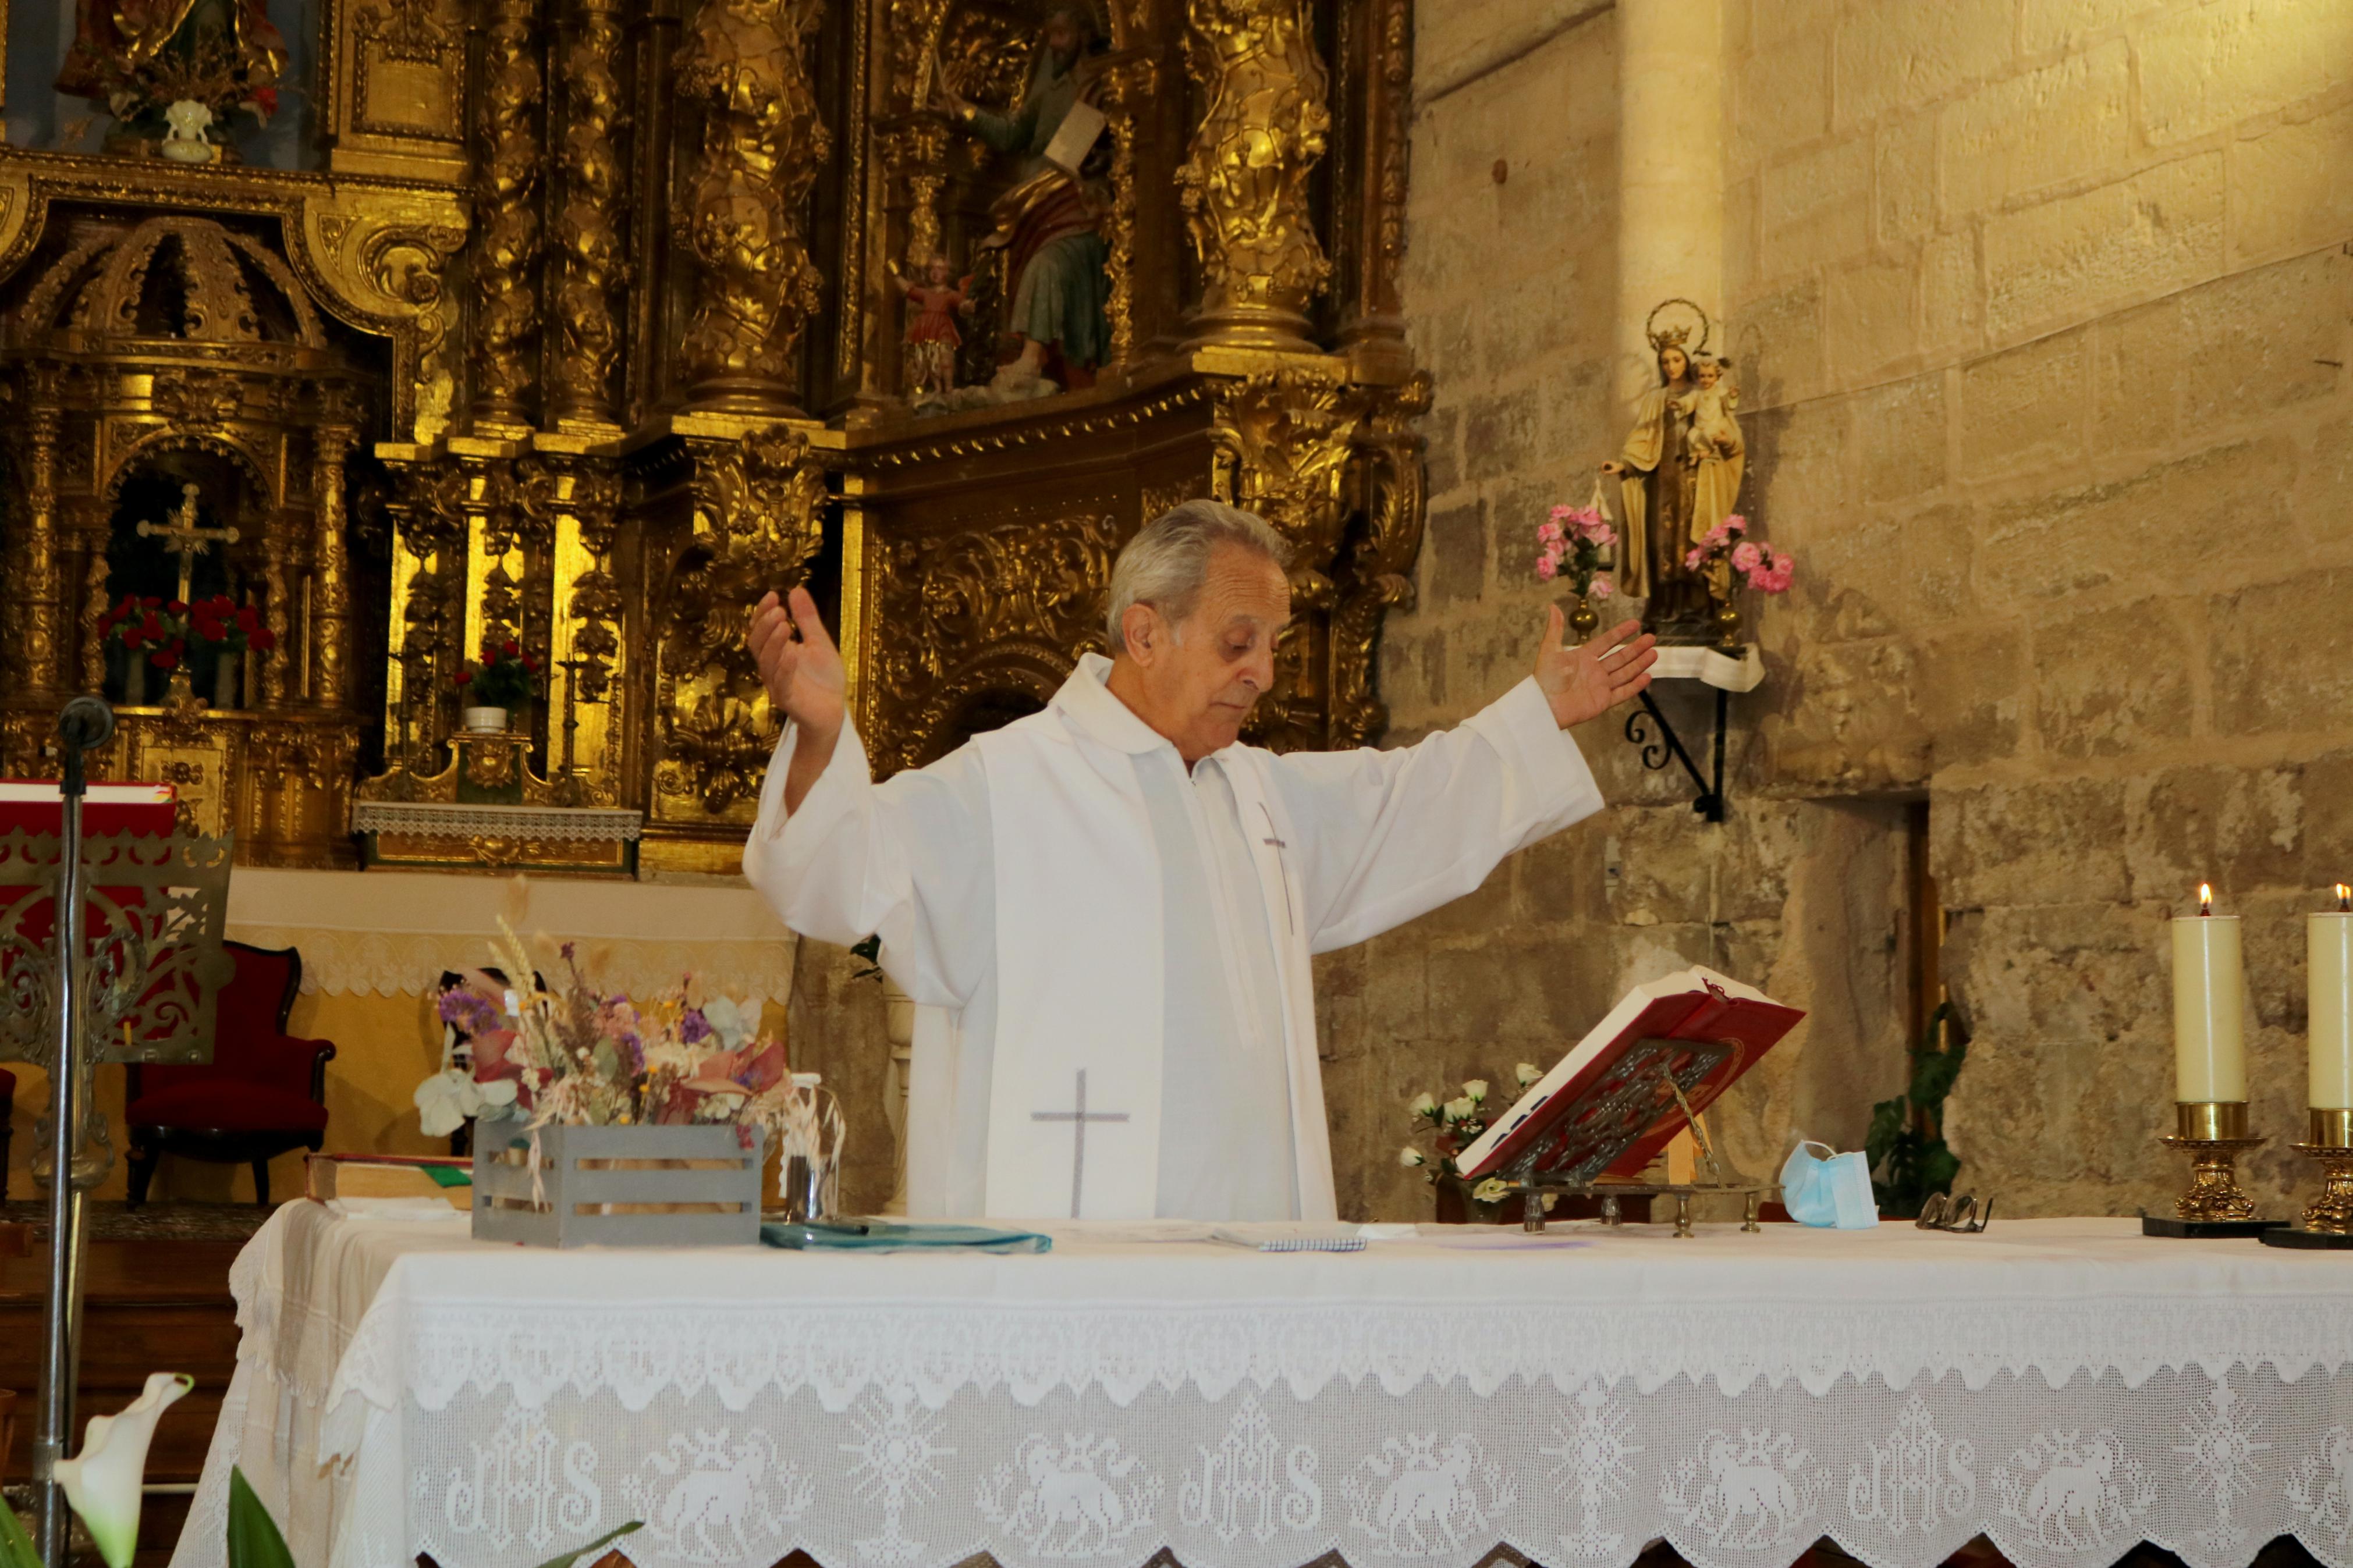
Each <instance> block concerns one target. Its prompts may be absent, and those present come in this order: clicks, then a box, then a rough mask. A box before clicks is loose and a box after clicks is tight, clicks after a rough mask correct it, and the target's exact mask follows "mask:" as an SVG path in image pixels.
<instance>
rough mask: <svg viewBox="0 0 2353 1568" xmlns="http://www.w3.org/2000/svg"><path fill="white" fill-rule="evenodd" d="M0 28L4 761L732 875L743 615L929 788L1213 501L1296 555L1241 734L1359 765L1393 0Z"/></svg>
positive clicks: (755, 735)
mask: <svg viewBox="0 0 2353 1568" xmlns="http://www.w3.org/2000/svg"><path fill="white" fill-rule="evenodd" d="M0 14H5V23H6V41H7V49H6V54H5V101H0V112H5V124H6V128H7V144H6V145H5V146H0V310H5V316H6V331H7V349H6V357H5V364H0V398H5V405H6V417H5V436H0V450H5V462H6V468H5V485H0V552H5V553H4V554H0V561H5V579H6V583H7V589H6V591H5V597H0V773H6V774H19V775H47V774H50V773H54V771H55V767H54V761H53V759H52V758H51V756H50V755H49V752H48V742H47V737H48V735H49V733H50V731H51V728H52V726H53V723H54V719H55V715H56V712H57V710H58V707H59V705H60V704H61V703H62V702H63V701H64V700H65V699H66V698H68V697H69V696H71V695H72V694H74V693H75V692H78V691H81V690H100V689H102V690H104V691H105V692H106V693H107V694H108V696H109V697H110V698H111V700H115V701H117V702H118V703H119V704H121V707H122V709H123V714H124V718H123V723H122V725H121V731H120V738H119V739H118V740H117V741H116V742H114V743H113V745H112V747H111V749H110V751H109V752H106V753H105V754H104V755H103V756H102V757H101V758H100V759H99V762H98V767H99V771H100V774H101V776H112V777H131V776H136V777H142V778H146V777H156V776H162V777H164V778H168V779H171V780H172V781H174V783H177V784H180V785H181V789H182V795H183V797H184V799H185V801H186V802H187V803H188V813H189V815H190V816H192V817H193V818H194V819H195V822H196V824H197V825H198V826H202V827H204V828H205V829H206V830H207V831H212V832H229V833H233V834H234V836H235V837H236V843H237V857H238V858H239V859H240V860H242V861H246V862H248V863H250V862H263V863H271V864H281V865H336V864H349V863H353V861H354V860H356V859H359V858H367V859H370V860H372V861H374V862H375V863H381V864H407V865H431V866H440V867H465V866H480V867H486V868H487V867H499V868H505V867H510V866H525V867H534V868H542V869H547V870H557V871H567V872H572V873H575V874H586V875H628V874H631V873H633V872H635V873H638V874H646V873H651V872H659V871H727V870H732V869H733V868H734V866H735V862H736V859H737V856H738V854H739V848H740V845H741V843H742V839H743V836H744V832H745V830H746V828H747V826H748V825H749V823H750V821H751V820H752V817H753V816H754V814H755V812H756V810H757V805H758V795H759V787H760V781H761V777H762V773H763V770H764V768H765V764H766V762H767V759H768V756H769V754H770V752H771V751H772V749H773V747H774V745H775V742H776V720H775V717H774V716H773V715H772V714H771V713H770V711H769V710H768V705H767V700H766V698H765V694H764V692H763V690H762V689H761V686H760V681H759V678H758V671H757V670H756V668H754V665H753V663H752V661H751V659H750V658H749V656H748V654H747V653H746V652H745V650H744V644H743V637H744V628H745V626H746V624H747V616H748V613H749V610H750V607H751V606H752V605H753V604H754V602H755V601H756V600H757V599H758V598H759V597H760V595H763V594H764V593H766V592H769V591H771V590H774V591H778V592H781V591H783V590H786V589H787V588H789V587H791V586H793V585H794V584H803V583H805V584H807V585H808V586H809V587H810V589H811V590H812V591H813V592H814V593H815V594H816V595H818V600H819V602H820V605H822V606H823V607H824V609H825V612H826V614H827V616H828V619H829V620H832V621H834V622H835V624H837V625H838V626H839V630H840V636H841V640H842V643H843V647H844V649H845V652H846V654H847V655H848V657H849V661H850V667H851V680H852V683H853V685H852V692H851V696H852V700H853V703H854V708H855V711H856V713H857V715H858V719H859V722H860V728H861V730H862V731H863V733H864V734H865V735H866V737H867V740H868V744H869V746H870V748H871V752H872V753H873V756H874V759H875V763H876V765H877V767H878V769H879V770H881V771H886V772H887V771H891V770H895V769H898V768H902V767H909V766H915V765H920V764H922V763H926V762H928V761H930V760H932V759H934V758H935V757H937V756H939V755H941V754H943V753H944V752H947V751H948V750H950V749H952V748H953V747H954V746H955V745H956V744H958V743H959V742H962V741H963V740H965V738H967V737H968V736H970V735H971V734H974V733H976V732H977V731H981V730H985V729H987V728H990V727H992V726H994V725H997V724H1000V723H1003V722H1006V721H1008V720H1010V719H1012V718H1016V717H1018V716H1019V715H1020V714H1022V713H1025V712H1029V711H1033V710H1036V709H1037V708H1039V706H1041V705H1042V704H1043V703H1044V701H1045V700H1046V699H1047V698H1048V697H1049V696H1050V694H1051V692H1052V691H1053V689H1054V688H1055V686H1056V685H1057V684H1059V683H1060V680H1061V679H1063V678H1064V677H1065V676H1066V675H1067V674H1068V673H1069V671H1070V670H1071V668H1072V666H1073V664H1074V663H1075V661H1076V660H1077V658H1079V656H1080V655H1081V654H1082V653H1083V652H1085V651H1087V650H1089V649H1091V648H1100V647H1103V624H1102V623H1103V594H1104V588H1105V585H1106V582H1107V578H1108V575H1109V572H1110V566H1111V563H1112V561H1113V557H1114V556H1115V555H1116V553H1117V552H1118V550H1119V548H1120V546H1121V544H1122V543H1123V542H1124V541H1125V540H1126V539H1127V538H1128V537H1129V536H1130V535H1131V534H1132V533H1133V532H1134V531H1135V529H1136V528H1137V527H1139V526H1140V525H1141V524H1142V523H1143V522H1144V521H1147V520H1148V519H1150V518H1151V517H1153V516H1155V515H1156V514H1158V513H1159V512H1160V511H1162V510H1166V508H1167V507H1169V506H1170V505H1173V504H1174V503H1176V502H1177V501H1180V500H1187V499H1188V498H1192V497H1198V496H1214V497H1218V498H1221V499H1225V500H1231V501H1233V502H1235V503H1237V504H1240V505H1242V506H1247V507H1250V508H1251V509H1253V510H1257V511H1259V512H1261V514H1263V515H1264V516H1265V517H1267V518H1268V520H1269V521H1271V522H1272V523H1274V525H1275V526H1276V527H1277V528H1279V529H1281V530H1282V531H1283V532H1284V533H1285V534H1286V535H1287V536H1288V537H1289V538H1290V539H1292V540H1293V542H1294V543H1295V544H1296V545H1297V547H1298V556H1297V560H1296V563H1295V564H1294V566H1293V587H1294V593H1295V604H1296V605H1297V609H1298V615H1297V619H1296V623H1295V625H1294V626H1293V629H1292V631H1291V632H1290V633H1289V634H1288V635H1287V636H1286V637H1285V639H1284V641H1283V643H1282V647H1281V650H1280V668H1279V688H1278V689H1277V690H1276V691H1275V692H1274V693H1273V694H1272V696H1271V698H1270V699H1269V700H1267V701H1266V702H1265V703H1264V704H1263V705H1262V707H1261V712H1260V714H1259V715H1258V717H1257V720H1256V721H1255V723H1256V727H1257V734H1258V736H1259V738H1261V739H1263V740H1264V741H1265V742H1268V743H1270V744H1272V745H1276V746H1279V747H1286V748H1295V747H1327V746H1341V745H1351V744H1356V743H1360V742H1367V741H1370V740H1373V739H1375V738H1377V736H1378V735H1379V733H1380V732H1381V730H1382V728H1383V725H1384V722H1385V715H1384V712H1383V710H1382V708H1381V706H1380V703H1379V702H1378V700H1377V697H1376V695H1375V692H1374V684H1373V668H1374V658H1375V652H1376V647H1377V641H1378V637H1379V632H1380V626H1381V623H1382V619H1383V617H1384V616H1385V615H1386V614H1387V612H1388V610H1389V609H1390V608H1391V607H1393V606H1397V605H1403V604H1406V603H1407V602H1409V599H1410V596H1411V593H1412V588H1411V574H1412V570H1413V563H1414V559H1415V556H1416V554H1417V552H1418V551H1419V544H1420V538H1421V528H1422V481H1421V466H1420V449H1421V443H1420V439H1419V437H1418V436H1417V435H1416V434H1415V431H1414V420H1415V416H1417V415H1418V414H1419V413H1420V412H1421V411H1422V410H1423V409H1424V408H1425V407H1426V406H1427V403H1428V383H1427V380H1426V378H1424V377H1423V376H1421V375H1419V374H1418V373H1416V371H1415V370H1414V367H1413V364H1412V360H1411V356H1410V353H1409V350H1408V348H1407V345H1406V342H1405V335H1404V331H1403V327H1402V322H1401V321H1400V318H1399V313H1398V292H1397V281H1398V265H1399V262H1400V260H1401V258H1402V251H1403V244H1404V216H1405V215H1404V205H1405V180H1406V148H1407V118H1406V116H1407V110H1408V104H1407V84H1408V81H1409V74H1410V73H1409V57H1408V51H1409V45H1410V37H1411V25H1410V24H1411V13H1410V6H1409V0H1328V3H1323V4H1314V3H1311V0H1092V3H1090V0H835V3H833V4H825V3H823V0H651V3H649V4H625V3H624V0H479V3H478V4H476V5H473V6H471V7H469V6H467V5H463V4H461V3H460V0H194V4H188V3H186V0H176V3H163V0H158V3H154V4H145V3H142V4H139V5H131V4H116V5H102V4H99V3H98V0H83V3H82V4H81V5H79V9H78V16H77V19H76V23H75V25H74V26H72V27H71V28H70V29H66V28H61V27H60V26H58V13H57V8H56V7H54V6H52V7H48V8H46V9H37V8H34V7H30V6H28V5H25V4H24V3H23V0H16V3H15V4H12V5H7V6H6V8H5V13H0ZM67 31H70V32H71V34H72V36H71V37H66V36H64V34H65V33H66V32H67Z"/></svg>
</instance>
